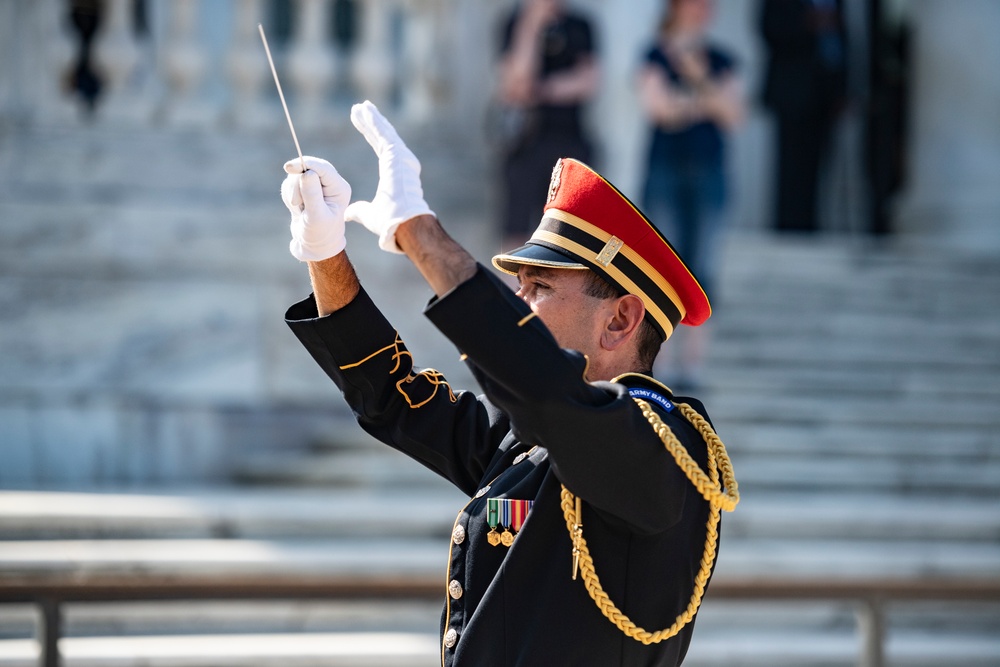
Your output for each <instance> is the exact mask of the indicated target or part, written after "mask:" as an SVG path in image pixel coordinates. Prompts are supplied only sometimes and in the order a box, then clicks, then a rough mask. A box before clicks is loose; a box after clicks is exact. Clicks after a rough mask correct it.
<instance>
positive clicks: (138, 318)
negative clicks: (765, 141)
mask: <svg viewBox="0 0 1000 667" xmlns="http://www.w3.org/2000/svg"><path fill="white" fill-rule="evenodd" d="M302 140H303V142H304V143H305V142H306V141H309V139H308V138H306V137H302ZM419 141H426V142H427V143H428V144H430V143H432V142H433V141H434V137H426V138H420V139H418V142H419ZM0 142H2V143H0V145H2V146H3V148H4V150H3V151H0V174H2V175H3V176H4V179H3V181H2V182H0V215H2V219H3V220H4V224H3V225H0V304H2V305H3V308H4V312H5V318H3V320H2V321H0V346H2V347H0V349H4V350H5V354H4V355H2V356H0V444H2V446H3V455H4V457H5V463H4V464H3V466H4V468H3V469H0V576H3V575H4V574H9V573H11V572H34V573H39V572H41V573H45V572H49V573H53V574H60V573H94V572H102V571H103V572H144V573H153V574H164V575H170V574H171V573H190V572H242V571H245V572H250V573H255V574H260V575H262V576H268V575H269V574H275V575H279V574H281V573H283V572H290V571H291V572H302V571H306V572H319V573H330V572H335V573H362V572H372V571H378V572H388V573H395V574H400V575H403V576H414V577H437V576H443V575H442V573H443V571H444V563H445V558H446V553H447V537H448V532H449V528H450V525H451V521H452V519H453V517H454V513H455V512H456V511H457V510H458V509H459V508H460V507H461V506H462V504H463V503H464V501H465V499H464V498H462V497H461V496H460V494H458V493H457V492H456V491H455V490H453V489H451V488H449V487H448V486H446V485H445V484H444V483H443V482H441V481H440V480H438V479H437V478H435V477H434V476H433V475H431V474H430V473H429V472H427V471H425V470H423V469H422V468H420V467H419V466H417V465H416V464H413V463H412V462H410V461H409V460H407V459H406V458H405V457H404V456H402V455H400V454H398V453H396V452H393V451H391V450H388V449H387V448H385V447H382V446H380V445H378V444H377V443H373V442H371V441H370V440H369V439H368V438H367V437H366V436H364V434H363V433H361V432H360V430H359V429H358V428H357V427H356V426H355V425H354V424H353V422H351V421H350V420H349V415H348V414H347V411H346V410H345V409H344V408H343V407H342V406H341V405H340V403H339V398H338V396H337V395H336V391H335V389H334V388H333V387H332V386H331V385H330V383H329V382H328V380H326V378H324V377H323V376H322V374H321V373H319V372H318V371H317V370H316V369H315V368H314V367H313V366H312V363H311V361H310V360H309V359H308V357H307V356H306V355H305V354H304V353H303V352H302V351H301V350H299V349H298V348H297V343H295V341H294V339H292V337H291V335H290V334H288V333H287V332H285V331H283V330H282V329H283V327H284V325H283V324H282V323H281V321H280V317H281V314H282V312H283V308H284V306H286V305H287V304H288V303H290V302H291V301H292V300H294V299H297V298H299V297H300V296H301V295H302V294H304V293H305V292H306V291H307V290H308V287H307V283H306V281H305V277H304V275H303V273H304V272H303V271H302V268H301V267H300V266H298V265H296V263H295V262H294V261H293V260H290V259H288V257H287V255H286V254H285V250H284V248H285V244H286V240H285V235H286V230H285V228H284V219H285V214H284V211H283V209H282V207H281V205H280V202H278V201H277V198H276V197H274V196H273V195H274V190H275V189H276V187H277V180H279V179H280V174H279V175H278V178H275V176H274V172H275V170H276V168H275V165H280V162H281V160H282V159H284V158H285V157H287V153H288V152H289V151H287V150H286V149H287V146H286V145H285V144H286V143H287V141H286V140H285V139H284V138H283V137H282V138H281V140H280V141H279V140H278V139H274V140H273V141H272V140H270V139H266V138H255V139H254V140H253V141H250V140H249V139H248V138H246V137H235V136H234V137H225V136H221V137H220V136H215V137H202V136H197V135H191V136H186V135H181V136H179V137H177V136H175V137H172V138H170V139H169V140H168V139H164V138H163V137H161V136H158V135H155V134H153V135H151V134H146V133H136V134H131V135H130V134H127V133H124V134H122V133H114V132H110V131H108V130H106V129H104V130H102V129H99V128H93V129H91V130H87V131H85V132H84V133H83V135H82V137H81V135H78V134H76V135H74V136H72V137H70V136H68V135H62V134H60V133H58V132H54V133H47V134H46V133H41V134H34V135H33V134H30V133H28V134H21V133H12V132H7V133H6V134H0ZM171 144H173V145H171ZM313 145H316V146H317V148H316V149H315V150H313V149H307V152H313V153H319V154H333V153H336V154H337V155H338V156H342V159H343V162H342V163H341V162H338V164H344V165H345V166H344V168H343V169H342V171H344V172H345V175H347V176H348V178H349V179H350V180H351V182H352V183H354V184H355V191H356V192H357V193H358V194H359V195H361V194H364V193H366V192H368V191H369V190H371V189H373V188H374V183H373V178H372V174H371V173H370V172H373V171H374V161H373V160H370V158H367V157H365V156H364V149H365V147H364V146H359V145H358V144H357V142H356V141H354V139H348V138H347V137H346V136H340V135H338V134H336V133H332V134H330V135H329V136H323V137H320V138H314V139H313ZM415 147H416V148H417V149H418V154H421V155H430V156H431V157H429V158H427V159H425V174H426V176H427V179H428V184H427V189H428V194H429V199H431V200H432V201H446V202H450V204H448V206H447V207H446V208H443V209H442V208H440V207H439V208H438V210H439V212H440V213H441V215H442V218H443V219H444V220H445V222H446V223H447V224H448V226H449V228H451V229H452V230H453V231H454V233H455V235H456V236H458V237H459V238H460V240H462V241H463V242H464V243H466V244H467V245H469V246H470V247H472V248H474V250H475V252H476V253H477V255H478V256H480V257H483V258H485V257H487V256H488V255H489V254H490V252H491V251H492V250H493V248H492V247H491V244H493V243H494V242H493V241H492V235H491V232H490V230H489V229H488V228H487V227H486V226H484V225H482V224H477V220H481V215H482V210H483V208H484V207H485V201H486V197H485V193H484V192H483V191H482V189H481V187H480V186H479V185H478V184H479V183H481V182H483V179H485V177H486V176H485V169H484V167H483V166H482V165H481V164H478V163H470V164H469V165H468V168H467V169H463V170H461V173H462V174H463V177H462V178H458V179H455V178H449V177H448V174H449V173H452V172H451V171H450V170H454V169H455V168H454V163H452V162H449V160H450V158H448V157H447V156H446V155H440V154H438V153H434V152H430V153H428V151H427V150H424V151H420V150H419V145H416V146H415ZM32 155H42V156H50V157H51V156H58V158H59V159H54V158H53V159H48V160H38V161H36V160H31V159H27V157H28V156H32ZM151 155H152V156H156V159H155V160H150V159H149V156H151ZM233 156H236V157H235V158H234V157H233ZM365 160H369V161H368V162H366V161H365ZM460 164H462V165H464V164H465V163H460ZM138 166H141V167H142V169H139V168H138ZM449 169H450V170H449ZM476 188H480V189H478V190H477V189H476ZM435 197H436V199H435ZM350 234H351V236H350V238H349V246H348V247H349V252H351V254H352V258H353V259H354V261H355V263H356V264H357V265H358V267H359V272H360V273H361V275H362V278H363V279H365V280H366V282H367V284H368V286H369V289H370V291H371V292H372V293H373V295H374V296H375V298H376V300H377V301H378V302H379V303H381V304H384V305H385V309H386V311H387V312H388V313H389V314H390V316H391V317H392V318H393V320H394V321H395V322H396V323H397V326H399V327H400V331H401V334H402V335H403V338H404V339H405V340H406V341H407V343H408V344H409V346H410V347H411V348H412V349H413V350H414V353H415V356H416V359H417V363H418V364H424V365H434V366H435V367H437V368H439V369H441V370H443V371H444V372H445V373H446V374H447V375H448V376H449V377H450V378H451V379H452V380H453V382H454V384H456V385H459V386H470V384H469V378H468V375H467V373H466V372H465V370H464V368H463V366H462V365H461V363H459V362H458V359H457V355H456V354H455V352H454V350H453V349H452V348H451V347H450V345H448V344H447V343H446V342H445V341H443V340H442V339H441V337H440V336H439V335H438V334H436V332H434V331H433V330H432V329H431V328H430V327H429V326H428V325H426V323H425V322H423V321H422V318H421V317H420V316H419V311H420V308H421V306H422V303H423V300H424V299H426V297H427V296H428V292H427V290H426V289H425V288H423V287H422V286H421V285H420V282H419V278H418V277H417V276H416V274H415V272H413V271H412V269H410V268H409V267H408V265H407V264H406V263H405V261H400V260H399V258H394V257H390V256H388V255H386V254H385V253H380V252H378V251H377V250H375V249H374V244H373V243H372V242H371V239H370V238H367V236H366V234H367V233H366V232H363V231H362V230H356V229H352V230H351V231H350ZM233 238H239V239H241V241H240V243H239V244H238V245H239V249H238V251H233V250H232V249H231V247H230V246H231V243H230V242H231V240H232V239H233ZM724 266H725V270H724V273H723V276H722V280H721V284H720V289H721V294H720V298H719V299H718V300H717V301H718V302H717V303H716V315H715V317H714V320H713V327H714V328H713V332H712V333H713V340H712V345H711V348H710V349H711V354H710V358H709V362H708V366H707V368H706V373H705V386H704V388H703V389H702V390H701V391H700V392H699V396H700V397H702V398H703V399H704V401H705V403H706V405H707V406H708V408H709V410H710V413H711V415H712V417H713V420H714V422H715V424H716V426H717V429H718V431H719V433H720V435H721V437H722V439H723V440H724V441H725V442H726V444H727V447H728V449H729V451H730V454H731V455H732V458H733V462H734V467H735V470H736V475H737V478H738V479H739V481H740V488H741V492H742V495H743V501H742V502H741V504H740V506H739V507H738V509H737V511H736V512H735V513H734V514H732V515H727V516H726V518H725V519H724V541H723V546H722V549H721V554H720V559H719V563H718V568H717V573H718V576H719V577H724V576H750V577H758V576H760V577H764V576H781V575H789V576H795V575H803V576H806V575H826V576H832V577H836V576H854V575H869V576H891V577H905V576H916V575H946V576H978V577H984V578H994V579H996V578H1000V438H998V436H997V435H996V434H997V432H998V428H997V427H998V426H1000V411H998V410H997V408H996V405H997V402H998V398H1000V260H998V259H996V258H993V259H990V258H983V257H982V256H968V255H960V254H956V253H955V252H937V251H935V249H933V248H928V247H921V246H920V245H918V244H902V243H898V244H895V245H888V246H882V247H877V246H869V245H867V244H865V243H862V242H861V241H859V240H856V239H852V238H847V237H839V236H836V237H818V238H790V237H781V238H775V237H771V236H768V235H764V234H756V233H749V232H736V233H734V234H733V235H732V236H731V237H730V239H729V244H728V246H727V248H726V253H725V264H724ZM67 443H72V444H73V447H67ZM42 468H44V469H45V470H46V471H47V472H46V473H45V475H42V476H40V477H36V478H32V477H30V476H29V477H25V476H20V477H19V476H17V475H15V474H14V472H13V471H14V470H15V469H19V470H22V471H24V470H27V471H31V470H40V469H42ZM123 480H131V481H130V482H129V483H125V482H124V481H123ZM402 507H405V508H406V512H405V513H404V512H401V511H400V510H401V508H402ZM439 611H440V605H439V604H438V603H437V602H420V601H356V602H317V601H289V602H274V603H263V602H260V603H252V604H251V603H234V602H205V603H194V602H185V603H182V602H157V603H150V602H143V603H128V604H126V603H118V602H116V603H90V604H73V605H69V606H68V607H67V610H66V638H65V639H64V641H63V644H62V648H63V652H64V655H65V656H66V658H67V660H66V664H67V665H68V666H69V667H78V666H84V665H87V666H89V665H95V666H96V665H102V666H103V665H123V666H125V665H128V666H137V665H151V666H157V667H168V666H169V667H173V666H175V665H177V666H179V665H185V666H192V665H203V666H205V667H208V666H209V665H212V666H217V665H226V666H228V665H233V666H239V667H250V666H251V665H253V666H258V665H271V664H274V665H296V666H297V665H320V664H322V665H396V666H401V667H406V666H408V665H414V666H417V665H433V664H437V652H438V648H437V638H436V633H437V622H438V614H439ZM855 612H856V609H855V607H854V606H853V605H852V604H850V603H830V602H821V601H816V602H803V603H792V602H767V601H748V602H734V601H725V600H713V599H712V597H711V593H710V594H709V596H708V598H707V599H706V602H705V604H704V607H703V609H702V612H701V614H700V615H699V620H698V631H697V632H696V634H695V640H694V643H693V645H692V649H691V652H690V656H689V659H688V660H687V661H686V663H685V664H686V665H690V666H694V667H700V666H716V665H732V666H737V667H738V666H740V665H746V666H761V667H763V666H768V667H842V666H846V665H853V664H857V656H858V654H859V646H860V640H859V638H858V636H857V632H856V629H855V620H854V615H855ZM35 616H36V611H35V610H34V609H32V608H30V607H27V606H20V605H0V667H10V666H14V665H18V666H20V665H33V664H36V662H35V661H36V658H35V656H36V655H37V651H38V648H37V643H35V642H34V640H33V639H32V633H33V632H34V628H35ZM887 633H888V642H887V655H888V659H889V664H890V665H892V666H893V667H897V666H898V667H922V666H925V665H935V666H940V665H947V666H949V667H950V666H952V665H954V666H962V667H979V666H987V665H989V666H992V667H996V666H997V665H1000V639H998V637H1000V602H993V603H983V602H979V603H957V602H956V603H951V602H948V603H943V602H927V603H917V602H905V603H903V602H899V603H895V604H891V605H889V607H888V627H887Z"/></svg>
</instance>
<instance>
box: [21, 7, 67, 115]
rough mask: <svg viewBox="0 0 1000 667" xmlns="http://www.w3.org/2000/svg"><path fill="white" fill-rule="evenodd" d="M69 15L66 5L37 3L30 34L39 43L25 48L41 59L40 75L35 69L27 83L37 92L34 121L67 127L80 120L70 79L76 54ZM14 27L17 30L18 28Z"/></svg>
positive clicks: (33, 101)
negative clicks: (77, 118) (77, 117)
mask: <svg viewBox="0 0 1000 667" xmlns="http://www.w3.org/2000/svg"><path fill="white" fill-rule="evenodd" d="M68 14H69V11H68V9H67V8H66V6H65V3H64V2H59V0H37V2H36V3H35V8H34V14H33V15H32V16H31V19H33V21H32V22H33V23H34V25H33V28H34V30H32V31H30V32H29V34H31V35H32V36H31V37H30V38H29V39H36V40H37V42H35V44H33V45H28V44H22V45H21V48H22V49H24V48H32V47H33V50H35V51H36V57H37V58H38V60H37V61H36V63H37V64H38V65H41V71H40V72H39V71H38V70H34V68H31V71H32V74H31V75H30V76H28V77H26V81H25V84H27V85H29V86H30V87H31V89H32V92H33V100H32V106H33V107H34V113H33V120H35V121H36V122H38V121H40V122H43V123H55V124H66V123H72V122H74V121H75V118H76V113H75V112H76V109H75V106H76V105H75V100H74V97H73V95H72V92H71V91H70V89H69V87H68V83H69V82H68V79H67V77H68V76H69V75H70V68H71V66H72V61H73V54H74V52H75V49H74V46H73V41H72V38H71V37H70V33H69V25H68ZM22 27H24V26H22ZM13 28H14V29H15V30H16V29H17V26H16V25H15V26H13ZM23 92H28V91H23Z"/></svg>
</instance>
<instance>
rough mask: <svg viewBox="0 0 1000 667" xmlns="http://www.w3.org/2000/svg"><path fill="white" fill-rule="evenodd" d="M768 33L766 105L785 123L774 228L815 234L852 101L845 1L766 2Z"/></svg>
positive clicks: (780, 130) (780, 127)
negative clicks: (842, 118)
mask: <svg viewBox="0 0 1000 667" xmlns="http://www.w3.org/2000/svg"><path fill="white" fill-rule="evenodd" d="M760 31H761V34H762V36H763V37H764V43H765V44H766V46H767V50H768V63H767V73H766V77H765V81H764V96H763V101H764V105H765V106H766V107H767V108H768V109H770V110H771V111H772V112H773V113H774V118H775V121H776V123H777V128H776V129H777V132H776V137H777V144H776V146H775V155H776V156H777V172H776V174H775V185H776V188H777V189H776V191H775V201H774V228H775V229H777V230H779V231H798V232H814V231H817V230H818V229H819V216H818V212H817V192H818V189H819V176H820V167H821V166H822V164H823V161H824V159H825V156H826V154H827V153H828V151H829V148H830V140H831V136H832V134H833V128H834V123H835V121H836V119H837V116H838V115H839V113H840V111H841V110H842V109H843V107H844V102H845V94H846V54H845V43H844V22H843V14H842V10H841V5H840V0H763V4H762V5H761V12H760Z"/></svg>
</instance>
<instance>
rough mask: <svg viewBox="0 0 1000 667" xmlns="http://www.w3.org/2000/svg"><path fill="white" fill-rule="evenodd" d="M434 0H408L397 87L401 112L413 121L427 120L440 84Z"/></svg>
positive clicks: (440, 86) (419, 122) (432, 109)
mask: <svg viewBox="0 0 1000 667" xmlns="http://www.w3.org/2000/svg"><path fill="white" fill-rule="evenodd" d="M438 5H439V3H438V2H437V0H407V2H406V4H405V9H406V15H405V26H404V30H405V37H404V42H403V60H402V63H401V65H402V72H401V77H400V88H401V91H400V92H401V94H402V98H403V115H404V117H405V118H406V119H407V120H408V121H410V122H412V123H417V124H421V123H425V122H427V121H428V120H429V119H430V117H431V115H432V114H433V111H434V101H435V97H436V96H437V95H436V94H435V93H438V94H439V93H440V91H441V88H442V87H443V86H442V82H441V77H440V68H439V67H438V66H437V65H438V63H437V62H436V60H435V57H434V56H435V52H436V49H435V47H436V45H437V42H438V40H437V39H436V36H437V30H436V29H435V24H436V22H437V19H438V11H437V10H438Z"/></svg>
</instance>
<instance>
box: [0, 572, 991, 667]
mask: <svg viewBox="0 0 1000 667" xmlns="http://www.w3.org/2000/svg"><path fill="white" fill-rule="evenodd" d="M444 594H445V592H444V582H443V581H442V580H441V579H440V578H439V577H435V576H429V575H426V576H412V575H410V576H401V575H398V574H386V575H371V576H364V575H358V574H348V575H344V574H340V575H338V574H304V575H274V574H268V575H266V576H261V575H254V574H252V573H250V574H246V573H244V574H221V573H214V574H179V573H178V574H151V573H141V572H123V573H91V574H81V573H65V574H20V575H19V574H17V573H8V574H4V575H3V576H0V603H32V604H37V605H39V606H40V607H41V610H42V627H41V643H42V662H41V664H42V665H44V667H57V666H58V665H59V664H60V655H59V638H60V636H61V633H62V611H61V607H62V605H63V604H65V603H68V602H109V601H148V600H223V599H242V600H278V599H285V600H305V599H313V600H315V599H366V598H367V599H372V598H382V599H402V598H426V599H437V598H440V597H442V596H443V595H444ZM706 598H708V599H713V600H722V599H726V600H839V601H854V602H856V603H857V605H858V629H859V632H860V633H861V635H862V638H863V642H862V649H861V656H860V661H859V665H861V667H884V665H885V657H884V651H885V648H884V645H885V623H884V609H883V605H885V604H886V603H891V602H897V601H904V600H908V601H915V600H919V601H927V600H963V601H988V602H997V601H1000V581H997V580H995V579H984V578H979V579H975V578H954V577H932V576H921V577H909V578H892V579H890V578H885V577H815V576H813V577H797V578H781V579H766V578H759V577H746V578H738V577H729V578H727V577H718V578H716V579H715V580H713V581H712V584H711V587H710V589H709V592H708V593H707V595H706Z"/></svg>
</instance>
